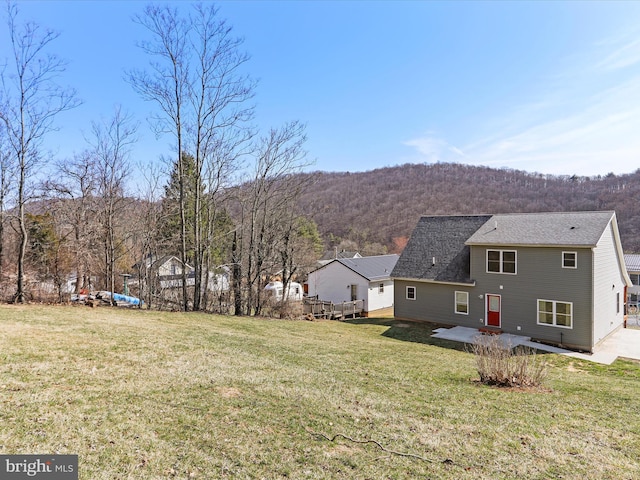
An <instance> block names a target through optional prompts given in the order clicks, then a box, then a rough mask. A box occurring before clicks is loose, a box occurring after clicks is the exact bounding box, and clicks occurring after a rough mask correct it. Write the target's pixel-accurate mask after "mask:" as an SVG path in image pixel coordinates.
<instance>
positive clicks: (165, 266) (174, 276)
mask: <svg viewBox="0 0 640 480" xmlns="http://www.w3.org/2000/svg"><path fill="white" fill-rule="evenodd" d="M141 265H143V267H142V270H144V269H145V268H146V269H148V270H150V271H151V276H152V277H153V278H155V279H157V281H158V282H159V286H160V288H162V289H172V288H181V287H182V270H183V263H182V261H181V260H180V259H179V258H178V257H176V256H174V255H165V256H163V257H160V258H158V259H154V258H153V257H147V258H146V259H145V260H144V263H141V264H136V265H134V270H136V271H138V270H140V266H141ZM184 270H185V273H186V277H187V279H186V280H187V286H189V287H192V286H194V285H195V270H194V268H193V267H192V266H191V265H189V264H188V263H186V264H184ZM230 274H231V271H230V269H229V267H227V266H226V265H222V266H221V267H219V268H218V272H217V273H213V272H209V279H208V282H207V287H208V289H209V290H210V291H212V292H218V293H220V292H227V291H229V277H230ZM143 276H144V274H143ZM137 281H138V279H137V278H134V279H132V280H131V281H130V284H131V285H134V284H137Z"/></svg>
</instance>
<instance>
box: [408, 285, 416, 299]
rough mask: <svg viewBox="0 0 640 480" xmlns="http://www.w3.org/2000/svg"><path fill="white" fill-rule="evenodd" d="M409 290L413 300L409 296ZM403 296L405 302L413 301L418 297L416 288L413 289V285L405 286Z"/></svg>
mask: <svg viewBox="0 0 640 480" xmlns="http://www.w3.org/2000/svg"><path fill="white" fill-rule="evenodd" d="M409 290H411V291H413V298H411V297H410V296H409ZM405 296H406V299H407V300H415V299H416V298H417V297H418V292H417V290H416V287H414V286H413V285H407V288H406V290H405Z"/></svg>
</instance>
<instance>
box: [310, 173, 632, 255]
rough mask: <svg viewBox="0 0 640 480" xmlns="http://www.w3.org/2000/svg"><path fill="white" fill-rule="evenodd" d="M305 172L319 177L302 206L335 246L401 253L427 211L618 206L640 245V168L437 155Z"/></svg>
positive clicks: (626, 234)
mask: <svg viewBox="0 0 640 480" xmlns="http://www.w3.org/2000/svg"><path fill="white" fill-rule="evenodd" d="M630 168H635V166H630ZM302 175H303V176H308V177H312V178H313V180H314V182H315V183H314V189H313V191H304V192H303V194H302V195H301V197H300V199H299V202H298V204H299V207H300V208H301V209H302V211H304V212H305V213H306V214H308V215H309V216H310V217H311V218H313V220H314V221H315V222H316V223H317V225H318V229H319V231H320V232H322V234H323V238H324V239H325V241H326V242H327V243H328V244H329V245H330V246H333V245H346V246H349V248H358V249H360V250H361V251H367V252H372V253H384V252H390V253H400V252H401V251H402V249H403V248H404V245H405V244H406V242H407V240H408V238H409V236H410V235H411V232H412V230H413V228H414V227H415V225H416V223H417V222H418V219H419V218H420V216H422V215H455V214H494V213H516V212H523V213H527V212H554V211H588V210H591V211H593V210H615V211H616V216H617V219H618V224H619V227H620V235H621V240H622V246H623V248H624V250H625V252H629V253H632V252H633V253H639V252H640V201H639V199H640V170H636V171H635V172H633V173H629V174H622V175H615V174H613V173H609V174H607V175H598V176H591V177H587V176H578V175H547V174H540V173H531V172H526V171H522V170H514V169H508V168H502V169H495V168H489V167H484V166H471V165H463V164H455V163H435V164H406V165H399V166H394V167H386V168H379V169H376V170H372V171H368V172H312V173H304V174H302Z"/></svg>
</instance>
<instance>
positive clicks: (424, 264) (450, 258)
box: [391, 215, 491, 283]
mask: <svg viewBox="0 0 640 480" xmlns="http://www.w3.org/2000/svg"><path fill="white" fill-rule="evenodd" d="M490 218H491V215H453V216H430V217H422V218H420V220H419V221H418V224H417V225H416V228H415V229H414V230H413V233H412V234H411V238H410V239H409V242H408V243H407V246H406V247H405V249H404V251H403V252H402V255H401V256H400V259H399V260H398V263H397V264H396V267H395V268H394V269H393V272H392V274H391V276H392V277H394V278H415V279H422V280H434V281H442V282H458V283H469V282H471V280H470V279H469V271H470V267H469V261H470V254H469V251H470V249H469V246H467V245H465V242H466V241H467V239H468V238H469V237H470V236H471V235H472V234H473V233H474V232H475V231H476V230H478V228H480V227H481V226H482V225H483V224H485V223H486V222H487V221H488V220H489V219H490ZM434 260H435V262H434Z"/></svg>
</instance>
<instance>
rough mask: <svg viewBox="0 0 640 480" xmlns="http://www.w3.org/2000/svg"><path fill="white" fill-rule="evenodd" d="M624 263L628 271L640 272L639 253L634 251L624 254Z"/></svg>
mask: <svg viewBox="0 0 640 480" xmlns="http://www.w3.org/2000/svg"><path fill="white" fill-rule="evenodd" d="M624 263H625V265H626V266H627V271H628V272H640V255H638V254H634V253H625V254H624Z"/></svg>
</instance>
